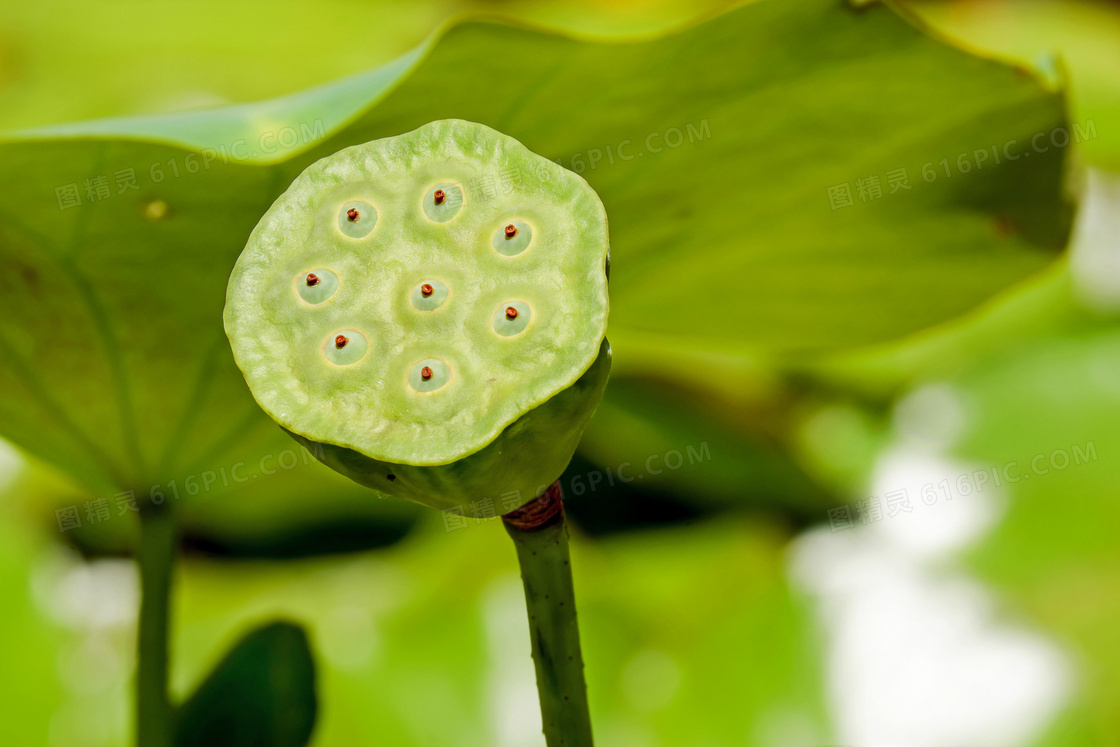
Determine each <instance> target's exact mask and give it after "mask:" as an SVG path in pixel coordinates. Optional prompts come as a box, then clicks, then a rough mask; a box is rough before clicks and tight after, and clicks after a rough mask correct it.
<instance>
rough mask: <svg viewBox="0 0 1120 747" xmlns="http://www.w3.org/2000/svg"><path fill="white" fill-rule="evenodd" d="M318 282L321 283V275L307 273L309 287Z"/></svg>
mask: <svg viewBox="0 0 1120 747" xmlns="http://www.w3.org/2000/svg"><path fill="white" fill-rule="evenodd" d="M318 284H319V276H318V275H316V274H315V273H313V272H309V273H307V287H308V288H310V287H311V286H313V285H318Z"/></svg>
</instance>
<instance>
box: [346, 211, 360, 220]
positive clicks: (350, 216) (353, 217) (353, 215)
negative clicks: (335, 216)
mask: <svg viewBox="0 0 1120 747" xmlns="http://www.w3.org/2000/svg"><path fill="white" fill-rule="evenodd" d="M346 217H347V218H348V219H349V220H350V222H351V223H353V222H354V221H356V220H357V219H358V208H350V209H349V210H347V211H346Z"/></svg>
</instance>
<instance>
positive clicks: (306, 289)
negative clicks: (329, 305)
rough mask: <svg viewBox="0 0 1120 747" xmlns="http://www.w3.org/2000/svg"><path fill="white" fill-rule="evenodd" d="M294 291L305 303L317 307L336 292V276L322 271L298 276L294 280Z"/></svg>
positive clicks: (327, 271)
mask: <svg viewBox="0 0 1120 747" xmlns="http://www.w3.org/2000/svg"><path fill="white" fill-rule="evenodd" d="M296 291H297V292H298V293H299V297H300V298H302V299H303V300H304V302H305V303H309V304H311V305H312V306H318V305H319V304H321V303H323V302H325V301H328V300H330V298H331V297H332V296H333V295H334V294H335V293H336V292H337V291H338V275H335V274H334V273H333V272H331V271H330V270H324V269H316V270H315V271H314V272H308V273H306V274H304V275H300V276H299V278H298V279H297V280H296Z"/></svg>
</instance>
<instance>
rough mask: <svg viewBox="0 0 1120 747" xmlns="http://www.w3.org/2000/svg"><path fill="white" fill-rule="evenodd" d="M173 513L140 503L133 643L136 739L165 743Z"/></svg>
mask: <svg viewBox="0 0 1120 747" xmlns="http://www.w3.org/2000/svg"><path fill="white" fill-rule="evenodd" d="M175 550H176V517H175V513H174V511H172V509H171V507H170V506H168V505H163V506H155V505H150V504H142V507H141V509H140V553H139V557H138V560H139V563H140V595H141V596H140V630H139V634H138V636H137V649H136V745H137V747H171V742H172V708H171V699H170V695H169V693H168V685H167V670H168V655H167V648H168V646H167V641H168V628H169V623H170V620H169V616H170V607H171V575H172V571H173V568H174V561H175Z"/></svg>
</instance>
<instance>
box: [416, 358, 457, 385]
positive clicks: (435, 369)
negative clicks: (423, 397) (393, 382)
mask: <svg viewBox="0 0 1120 747" xmlns="http://www.w3.org/2000/svg"><path fill="white" fill-rule="evenodd" d="M450 380H451V369H450V368H449V367H448V366H447V364H446V363H444V362H443V361H441V360H440V359H439V358H425V359H424V360H422V361H417V362H416V363H414V364H413V365H412V370H410V371H409V372H408V385H409V386H411V387H412V389H413V390H414V391H417V392H420V393H422V394H424V393H427V392H434V391H436V390H437V389H442V388H443V387H444V386H446V385H447V382H448V381H450Z"/></svg>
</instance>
